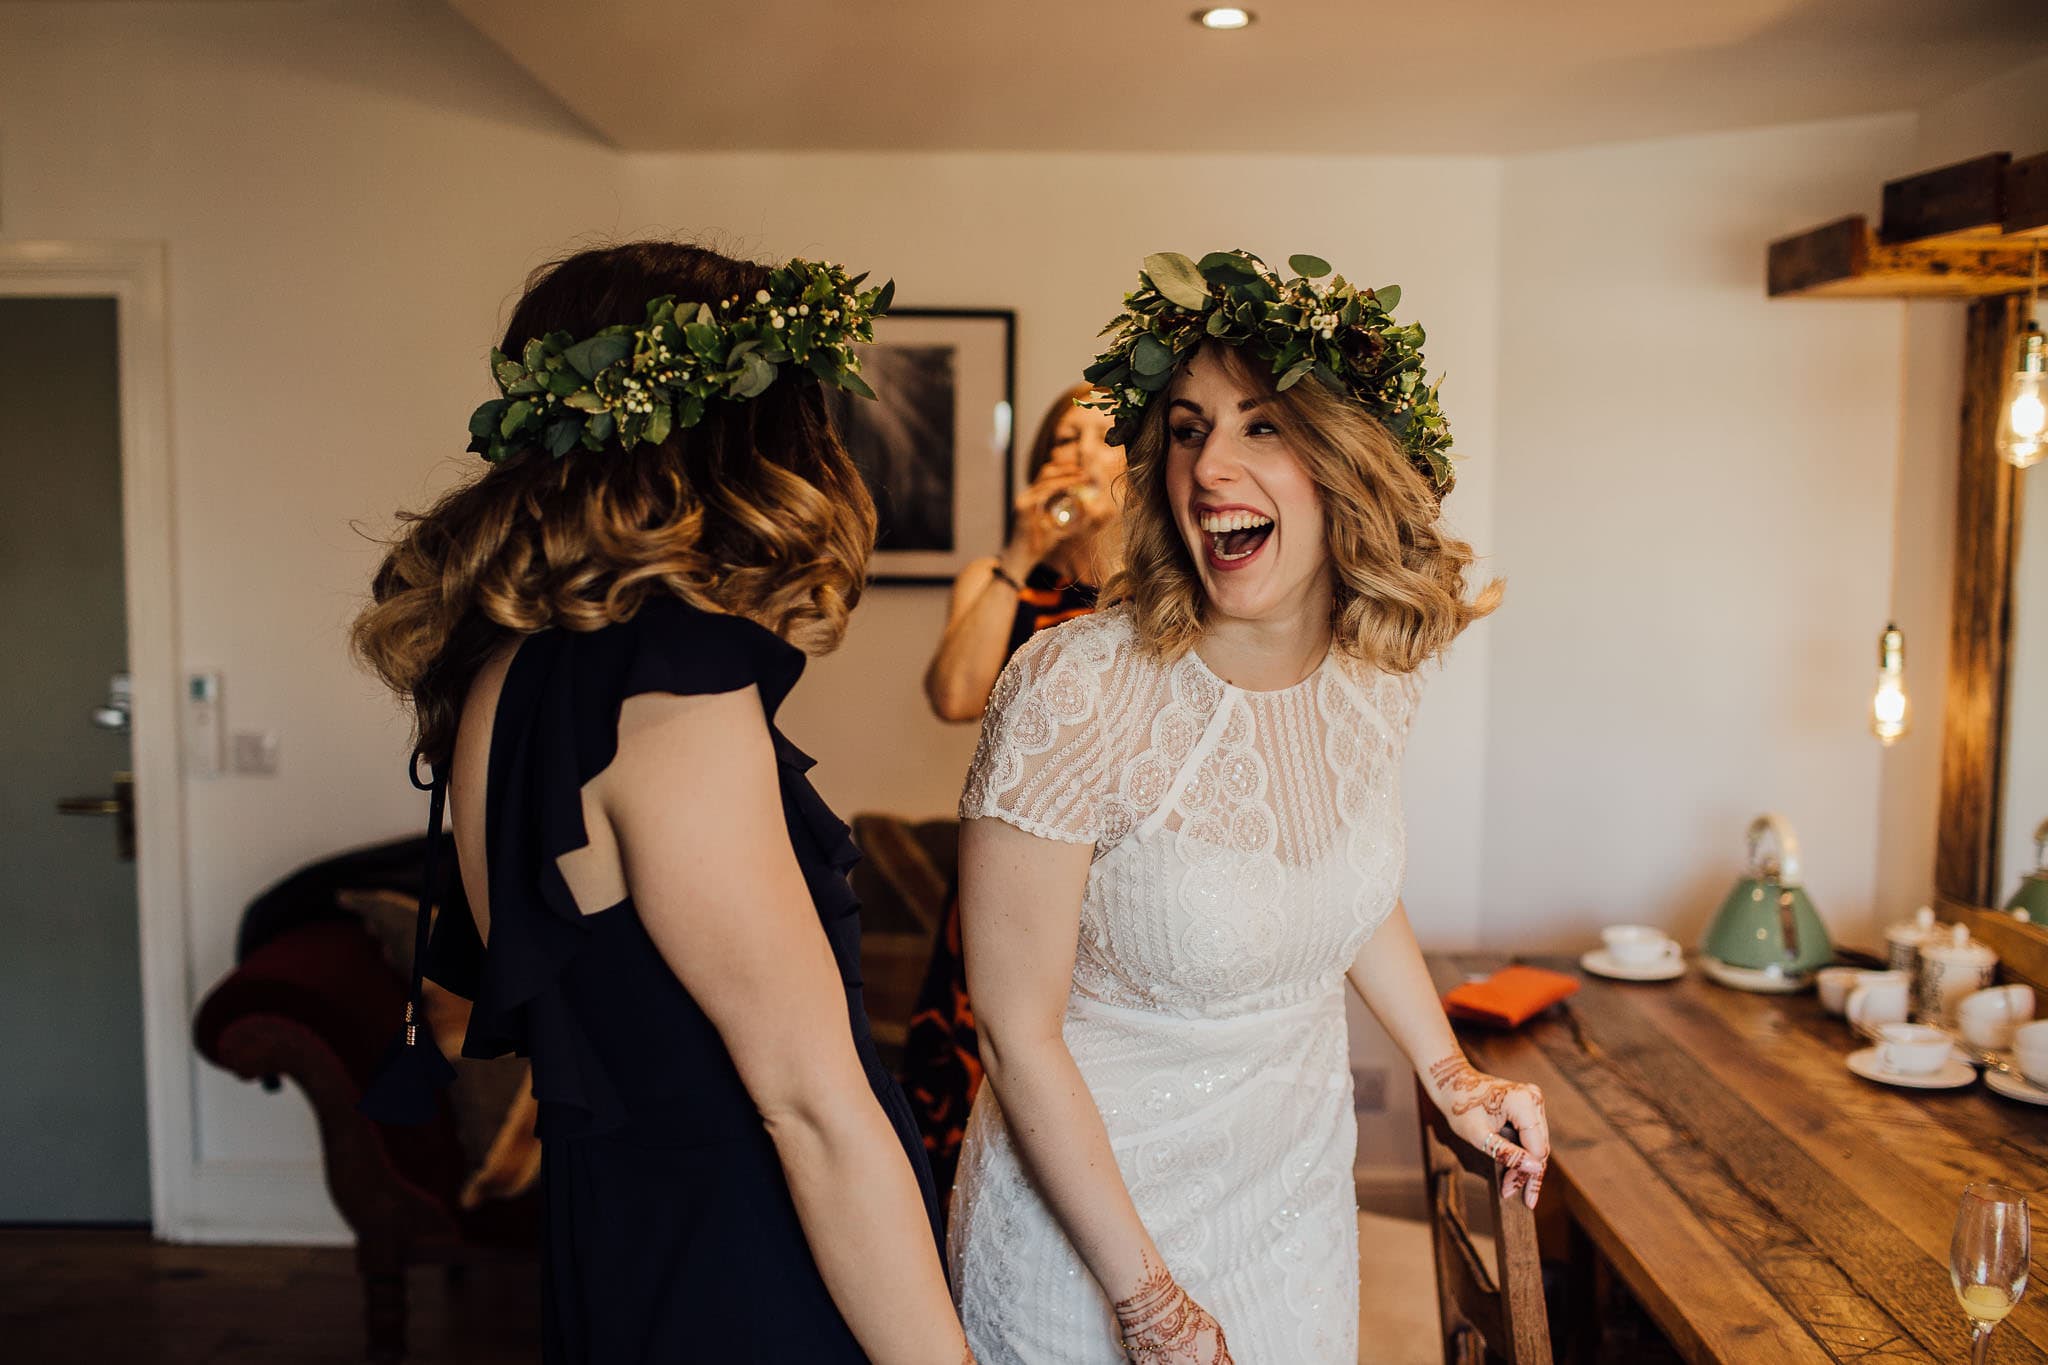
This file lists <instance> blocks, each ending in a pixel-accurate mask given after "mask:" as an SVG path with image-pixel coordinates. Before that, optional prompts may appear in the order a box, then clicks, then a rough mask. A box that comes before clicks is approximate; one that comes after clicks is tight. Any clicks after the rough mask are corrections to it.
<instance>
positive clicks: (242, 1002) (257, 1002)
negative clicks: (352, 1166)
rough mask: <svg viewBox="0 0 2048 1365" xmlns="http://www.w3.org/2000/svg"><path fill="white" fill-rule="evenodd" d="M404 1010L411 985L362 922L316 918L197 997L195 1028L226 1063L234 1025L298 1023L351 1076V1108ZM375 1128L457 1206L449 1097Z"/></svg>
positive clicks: (407, 1174)
mask: <svg viewBox="0 0 2048 1365" xmlns="http://www.w3.org/2000/svg"><path fill="white" fill-rule="evenodd" d="M404 1015H405V983H404V982H403V981H401V980H400V979H399V977H398V974H397V973H395V972H393V971H392V970H391V968H390V966H389V965H387V964H386V962H385V961H384V956H383V954H382V953H381V952H380V951H378V948H377V945H376V943H375V942H374V941H373V940H372V939H371V938H370V936H369V935H368V934H367V933H365V932H364V931H363V928H362V925H361V924H360V923H359V922H358V921H356V920H354V919H347V920H316V921H311V922H308V923H304V924H301V925H298V926H297V927H295V928H292V929H289V930H287V931H286V932H284V933H282V934H279V935H278V936H277V937H276V938H273V939H271V940H270V941H269V942H267V943H265V944H264V945H263V946H262V947H260V948H258V949H256V950H255V951H254V952H252V953H250V954H249V956H248V957H247V958H246V959H245V960H244V961H243V962H242V965H241V966H239V967H237V968H236V969H235V970H234V971H232V972H230V973H229V974H228V975H227V977H226V978H225V979H223V980H222V981H221V982H220V984H219V985H217V986H215V987H214V988H213V990H212V991H210V992H209V993H208V994H207V997H206V999H205V1000H204V1001H202V1002H201V1004H200V1006H199V1013H198V1016H197V1017H196V1018H195V1019H194V1021H193V1026H192V1031H193V1036H194V1039H195V1041H196V1042H197V1044H198V1047H199V1052H200V1055H201V1056H204V1057H206V1058H207V1059H208V1060H209V1061H212V1062H214V1063H215V1064H216V1065H225V1063H223V1062H222V1061H221V1058H220V1055H219V1044H220V1040H221V1036H222V1034H223V1033H224V1032H225V1031H226V1030H227V1029H228V1028H229V1027H231V1026H239V1025H243V1024H248V1023H253V1022H255V1021H256V1020H258V1019H260V1018H261V1017H263V1016H271V1017H275V1018H277V1019H279V1020H280V1021H283V1022H286V1023H289V1024H294V1025H298V1026H300V1027H302V1028H304V1029H305V1030H307V1031H308V1032H310V1033H311V1034H312V1035H313V1036H314V1037H316V1038H318V1039H319V1040H320V1041H321V1043H322V1044H324V1045H325V1046H326V1047H327V1048H329V1049H330V1050H331V1051H332V1052H333V1053H334V1056H335V1058H336V1059H337V1060H338V1061H339V1062H340V1063H341V1066H342V1069H343V1070H344V1071H345V1072H346V1073H347V1075H348V1076H349V1077H350V1078H351V1079H352V1080H353V1081H354V1082H355V1093H354V1094H353V1095H351V1096H350V1100H349V1103H350V1105H351V1106H353V1104H354V1103H355V1099H356V1098H357V1097H359V1096H360V1095H361V1093H362V1089H363V1087H364V1086H366V1085H367V1084H368V1083H369V1079H370V1077H371V1075H372V1074H373V1073H374V1072H375V1071H376V1069H377V1064H378V1061H379V1060H380V1059H381V1058H382V1056H383V1054H384V1049H385V1047H386V1046H387V1045H389V1043H390V1042H391V1039H392V1038H393V1037H394V1036H395V1035H396V1033H397V1032H398V1029H399V1026H400V1023H401V1021H402V1020H403V1019H404ZM230 1069H232V1068H230ZM364 1121H365V1122H368V1120H364ZM377 1128H378V1130H379V1132H380V1134H381V1135H382V1137H383V1140H384V1148H385V1151H386V1154H387V1155H388V1156H389V1157H390V1159H391V1164H392V1166H393V1168H394V1172H395V1174H397V1175H398V1176H399V1177H400V1178H402V1179H404V1180H406V1181H407V1182H408V1183H410V1184H412V1185H415V1186H417V1187H418V1188H420V1189H421V1190H423V1191H425V1192H426V1193H428V1194H429V1195H431V1196H432V1197H433V1198H434V1199H436V1200H438V1201H440V1202H441V1203H443V1204H444V1205H446V1206H447V1207H449V1208H450V1209H453V1208H454V1206H455V1200H456V1195H457V1193H458V1192H459V1191H460V1188H461V1181H462V1169H463V1158H462V1151H461V1147H460V1144H459V1143H458V1142H457V1140H456V1135H455V1120H454V1117H453V1114H452V1113H451V1111H450V1110H449V1108H448V1101H447V1097H446V1096H443V1097H442V1100H441V1108H440V1112H439V1113H438V1114H437V1115H436V1116H435V1119H434V1122H432V1123H430V1124H424V1125H421V1126H419V1127H398V1126H390V1125H383V1124H379V1125H377Z"/></svg>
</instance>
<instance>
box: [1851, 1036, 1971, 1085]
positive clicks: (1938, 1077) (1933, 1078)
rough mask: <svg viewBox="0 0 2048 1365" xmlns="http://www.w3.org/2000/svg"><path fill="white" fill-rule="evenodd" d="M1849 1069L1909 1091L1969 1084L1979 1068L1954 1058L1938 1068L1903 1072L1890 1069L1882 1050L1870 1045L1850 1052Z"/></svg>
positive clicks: (1881, 1082) (1868, 1078) (1868, 1079)
mask: <svg viewBox="0 0 2048 1365" xmlns="http://www.w3.org/2000/svg"><path fill="white" fill-rule="evenodd" d="M1849 1069H1850V1070H1851V1071H1853V1072H1855V1073H1856V1074H1857V1075H1859V1076H1861V1077H1862V1078H1863V1079H1864V1080H1866V1081H1876V1082H1878V1083H1879V1084H1881V1085H1903V1086H1905V1087H1906V1088H1907V1089H1909V1090H1954V1089H1955V1088H1956V1087H1957V1086H1960V1085H1968V1084H1969V1083H1970V1082H1971V1081H1974V1080H1976V1079H1977V1068H1976V1067H1973V1066H1971V1065H1970V1064H1969V1063H1968V1062H1959V1061H1957V1060H1956V1059H1955V1058H1954V1057H1950V1058H1949V1059H1948V1060H1947V1061H1946V1062H1944V1063H1942V1065H1941V1069H1940V1070H1938V1071H1929V1072H1926V1073H1925V1074H1923V1075H1918V1076H1910V1075H1908V1074H1906V1073H1905V1072H1903V1071H1887V1070H1886V1069H1885V1067H1884V1064H1883V1063H1882V1062H1880V1061H1879V1060H1878V1051H1877V1049H1876V1048H1874V1047H1866V1048H1863V1049H1862V1050H1860V1051H1857V1052H1852V1053H1850V1054H1849Z"/></svg>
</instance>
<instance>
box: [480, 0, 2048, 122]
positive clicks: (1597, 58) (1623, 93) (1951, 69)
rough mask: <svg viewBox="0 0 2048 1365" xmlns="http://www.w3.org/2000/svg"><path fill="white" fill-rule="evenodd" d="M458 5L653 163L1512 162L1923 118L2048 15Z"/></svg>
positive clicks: (1097, 1) (2026, 4)
mask: <svg viewBox="0 0 2048 1365" xmlns="http://www.w3.org/2000/svg"><path fill="white" fill-rule="evenodd" d="M449 3H450V4H451V5H452V7H453V8H454V9H455V11H456V12H457V13H459V14H461V15H462V16H463V17H464V18H465V19H467V20H468V22H469V23H470V24H471V25H472V26H474V27H475V28H476V29H477V30H478V31H480V32H481V33H483V34H484V35H485V36H486V37H488V38H490V39H491V40H492V41H493V42H494V43H496V44H497V45H498V46H499V47H501V48H503V49H504V50H505V51H506V52H507V53H508V54H510V55H511V57H512V58H513V60H515V61H517V62H518V63H520V64H521V65H522V66H524V67H525V68H526V69H527V70H528V71H530V72H531V73H532V74H533V75H534V77H535V78H536V79H538V80H539V81H540V82H541V84H542V85H544V86H546V87H547V88H548V89H549V90H551V91H552V92H554V94H555V95H556V96H557V97H558V98H560V99H561V100H562V101H563V102H564V103H565V104H567V105H568V106H569V107H570V108H571V109H572V110H574V111H575V112H576V113H577V114H578V115H579V116H580V117H582V118H583V119H584V120H585V121H586V122H588V123H589V124H590V126H592V127H593V128H595V129H597V130H598V131H599V132H600V133H602V134H603V135H604V136H606V137H608V138H610V139H611V140H612V141H613V142H615V143H617V144H618V145H619V146H621V147H625V148H632V149H641V150H712V149H718V150H727V149H735V150H737V149H746V150H754V149H762V148H789V149H795V148H815V149H825V148H830V149H920V150H948V149H951V150H998V149H1000V150H1048V151H1050V150H1059V151H1070V150H1084V149H1094V150H1103V151H1248V152H1276V153H1284V152H1293V151H1301V152H1373V153H1390V152H1414V153H1479V154H1487V153H1507V152H1522V151H1532V150H1538V149H1543V148H1552V147H1564V146H1574V145H1579V144H1584V143H1595V142H1616V141H1626V140H1630V139H1635V138H1647V137H1667V136H1672V135H1677V134H1684V133H1693V132H1707V131H1713V130H1719V129H1730V128H1743V127H1756V126H1762V125H1766V124H1773V123H1785V122H1794V121H1800V120H1807V119H1819V118H1832V117H1839V116H1846V115H1855V114H1868V113H1879V112H1885V111H1891V110H1901V109H1911V108H1916V107H1918V106H1920V105H1923V104H1927V103H1930V102H1932V101H1935V100H1938V99H1940V98H1941V97H1943V96H1944V95H1947V94H1949V93H1951V92H1953V91H1956V90H1960V89H1963V88H1965V87H1967V86H1970V85H1974V84H1976V83H1977V82H1979V81H1982V80H1985V79H1988V78H1989V77H1992V76H1995V75H1997V74H1999V73H2001V72H2004V71H2007V70H2010V69H2012V68H2014V67H2017V66H2019V65H2022V64H2024V63H2026V62H2028V61H2030V60H2032V59H2034V58H2036V57H2040V56H2044V55H2048V0H1706V2H1705V3H1670V2H1669V0H1406V2H1405V3H1382V2H1380V0H1263V3H1260V0H1254V3H1253V8H1254V11H1255V12H1256V13H1257V15H1258V20H1257V22H1256V23H1254V24H1253V25H1252V26H1251V27H1250V28H1248V29H1245V30H1243V31H1241V32H1236V33H1213V32H1210V31H1208V30H1205V29H1203V28H1201V27H1199V26H1197V25H1196V24H1194V23H1193V22H1191V20H1190V18H1189V14H1190V11H1191V9H1192V7H1193V0H1013V3H1008V4H996V3H990V0H579V3H577V4H574V5H564V4H563V3H562V0H449ZM2044 142H2048V138H2044ZM2012 150H2014V151H2017V152H2028V151H2034V150H2039V149H2038V148H2013V149H2012Z"/></svg>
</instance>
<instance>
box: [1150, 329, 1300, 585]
mask: <svg viewBox="0 0 2048 1365" xmlns="http://www.w3.org/2000/svg"><path fill="white" fill-rule="evenodd" d="M1166 400H1167V419H1166V420H1167V457H1166V496H1167V499H1168V500H1169V502H1170V503H1171V504H1172V507H1173V516H1174V522H1175V524H1176V525H1178V526H1179V528H1180V534H1181V539H1182V540H1183V541H1184V542H1185V543H1186V545H1187V547H1188V557H1189V558H1190V559H1191V560H1192V561H1193V563H1194V565H1195V571H1196V573H1197V574H1199V575H1200V576H1201V580H1202V590H1203V592H1204V593H1206V594H1207V596H1208V599H1209V606H1210V609H1211V610H1212V611H1213V612H1215V613H1217V614H1218V615H1220V616H1223V617H1228V618H1231V619H1235V620H1240V621H1269V622H1270V621H1278V620H1283V619H1286V618H1288V617H1291V616H1295V615H1298V614H1300V615H1306V614H1310V613H1317V612H1320V613H1323V614H1325V615H1327V612H1328V600H1329V594H1330V567H1329V552H1328V550H1327V548H1326V546H1325V544H1324V529H1323V505H1322V497H1321V494H1320V493H1319V492H1318V491H1317V489H1316V485H1315V483H1314V481H1313V480H1311V479H1310V478H1309V475H1308V471H1307V470H1306V469H1304V468H1303V467H1302V464H1301V461H1300V460H1299V459H1298V458H1296V456H1295V454H1294V452H1293V451H1292V450H1291V449H1289V448H1288V445H1287V442H1286V440H1285V438H1283V437H1282V436H1281V434H1280V432H1279V429H1278V428H1277V427H1275V426H1274V424H1273V422H1272V420H1271V418H1270V416H1269V414H1268V413H1267V412H1265V411H1264V408H1265V405H1266V403H1267V401H1268V400H1267V396H1266V394H1265V393H1264V392H1263V391H1262V390H1257V389H1251V388H1247V387H1246V386H1245V385H1244V383H1243V382H1241V381H1240V380H1239V379H1238V378H1237V377H1236V376H1235V375H1234V374H1233V373H1232V372H1231V368H1230V367H1229V366H1228V365H1226V364H1225V363H1223V361H1222V359H1221V358H1219V357H1218V356H1216V355H1214V354H1213V353H1211V352H1210V351H1209V350H1207V349H1206V348H1205V349H1203V350H1201V351H1198V352H1197V353H1196V354H1195V356H1194V357H1193V359H1191V360H1190V361H1189V362H1188V363H1187V364H1186V365H1185V366H1184V367H1183V368H1182V369H1181V372H1180V373H1179V374H1178V375H1176V376H1175V377H1174V381H1173V385H1172V387H1171V388H1169V389H1168V390H1167V392H1166Z"/></svg>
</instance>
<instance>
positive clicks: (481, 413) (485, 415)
mask: <svg viewBox="0 0 2048 1365" xmlns="http://www.w3.org/2000/svg"><path fill="white" fill-rule="evenodd" d="M511 406H512V405H511V404H510V403H508V402H507V401H505V400H504V399H502V398H493V399H492V400H491V401H490V402H488V403H485V404H484V405H483V406H482V407H480V408H478V409H477V410H476V411H475V412H473V413H471V414H470V415H469V434H470V435H472V436H474V437H476V438H477V439H478V440H480V441H487V440H489V439H490V438H491V435H492V434H493V433H494V432H496V431H497V430H498V419H499V418H501V417H503V416H504V415H505V409H506V408H509V407H511Z"/></svg>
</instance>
